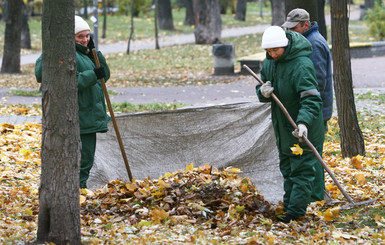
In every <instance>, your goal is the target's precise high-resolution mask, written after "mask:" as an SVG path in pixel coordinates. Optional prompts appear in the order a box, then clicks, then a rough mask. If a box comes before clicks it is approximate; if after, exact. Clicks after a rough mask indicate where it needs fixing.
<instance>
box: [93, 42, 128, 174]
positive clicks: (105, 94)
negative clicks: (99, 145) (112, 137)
mask: <svg viewBox="0 0 385 245" xmlns="http://www.w3.org/2000/svg"><path fill="white" fill-rule="evenodd" d="M92 54H93V56H94V59H95V64H96V67H100V62H99V57H98V54H97V52H96V50H95V49H92ZM100 81H101V83H102V86H103V92H104V97H105V98H106V102H107V106H108V110H109V112H110V115H111V119H112V123H113V125H114V129H115V133H116V138H117V139H118V142H119V146H120V151H121V152H122V156H123V161H124V165H125V166H126V169H127V173H128V177H129V178H130V181H131V182H132V174H131V169H130V165H129V164H128V160H127V155H126V152H125V150H124V146H123V142H122V138H121V137H120V133H119V128H118V124H117V123H116V119H115V114H114V111H113V109H112V105H111V101H110V97H109V96H108V91H107V86H106V82H105V80H104V78H101V79H100Z"/></svg>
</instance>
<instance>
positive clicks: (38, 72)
mask: <svg viewBox="0 0 385 245" xmlns="http://www.w3.org/2000/svg"><path fill="white" fill-rule="evenodd" d="M41 68H42V55H40V57H39V58H38V59H37V60H36V64H35V77H36V81H37V82H38V83H41V82H42V77H43V73H42V69H41Z"/></svg>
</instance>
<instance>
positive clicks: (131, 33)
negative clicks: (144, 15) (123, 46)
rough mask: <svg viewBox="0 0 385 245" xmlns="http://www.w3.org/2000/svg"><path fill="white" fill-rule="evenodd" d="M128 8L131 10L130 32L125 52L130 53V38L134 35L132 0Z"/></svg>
mask: <svg viewBox="0 0 385 245" xmlns="http://www.w3.org/2000/svg"><path fill="white" fill-rule="evenodd" d="M130 8H131V9H130V11H131V32H130V38H128V45H127V54H130V46H131V39H132V36H133V35H134V1H131V6H130Z"/></svg>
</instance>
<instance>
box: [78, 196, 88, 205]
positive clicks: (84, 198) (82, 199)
mask: <svg viewBox="0 0 385 245" xmlns="http://www.w3.org/2000/svg"><path fill="white" fill-rule="evenodd" d="M86 200H87V198H86V197H85V196H83V195H80V196H79V204H80V205H82V204H83V203H84V202H85V201H86Z"/></svg>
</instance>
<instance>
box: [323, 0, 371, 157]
mask: <svg viewBox="0 0 385 245" xmlns="http://www.w3.org/2000/svg"><path fill="white" fill-rule="evenodd" d="M347 1H348V0H331V1H330V9H331V24H332V47H333V49H332V53H333V55H332V57H333V80H334V91H335V95H336V102H337V113H338V124H339V127H340V139H341V152H342V156H343V157H353V156H356V155H358V154H360V155H364V154H365V146H364V140H363V137H362V132H361V129H360V127H359V125H358V120H357V112H356V107H355V103H354V94H353V82H352V71H351V63H350V50H349V32H348V24H349V19H348V11H347Z"/></svg>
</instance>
